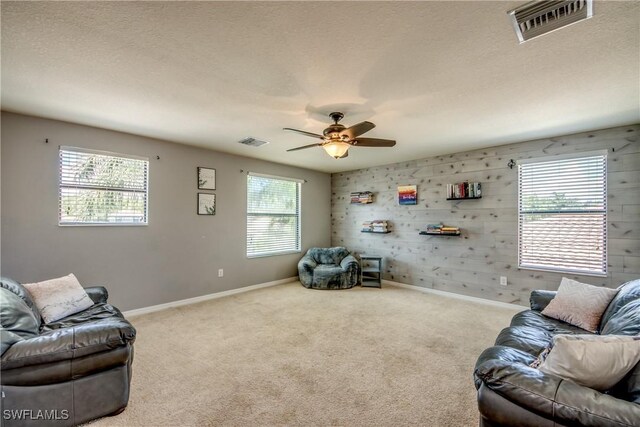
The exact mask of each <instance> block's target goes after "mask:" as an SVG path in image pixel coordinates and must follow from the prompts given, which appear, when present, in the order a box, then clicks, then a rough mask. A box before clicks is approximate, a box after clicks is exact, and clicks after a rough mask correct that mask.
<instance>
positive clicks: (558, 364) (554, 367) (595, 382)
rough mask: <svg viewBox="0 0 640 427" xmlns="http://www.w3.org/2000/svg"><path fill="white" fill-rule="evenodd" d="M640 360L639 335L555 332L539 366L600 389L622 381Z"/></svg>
mask: <svg viewBox="0 0 640 427" xmlns="http://www.w3.org/2000/svg"><path fill="white" fill-rule="evenodd" d="M639 361H640V337H639V336H623V335H564V334H561V335H556V336H555V337H554V338H553V347H552V348H551V351H550V352H549V354H548V355H547V357H546V359H544V361H543V362H542V363H541V364H540V366H539V367H538V369H540V370H541V371H542V372H544V373H547V374H554V375H557V376H559V377H561V378H565V379H568V380H572V381H574V382H576V383H578V384H581V385H583V386H585V387H589V388H593V389H595V390H599V391H605V390H609V389H610V388H611V387H613V386H614V385H616V384H617V383H619V382H620V381H621V380H622V379H623V378H624V377H625V375H627V373H629V372H630V371H631V370H632V369H633V368H634V367H635V366H636V364H637V363H638V362H639Z"/></svg>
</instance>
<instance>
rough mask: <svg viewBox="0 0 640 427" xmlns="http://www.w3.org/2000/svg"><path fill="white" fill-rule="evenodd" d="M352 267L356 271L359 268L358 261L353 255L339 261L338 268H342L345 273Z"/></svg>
mask: <svg viewBox="0 0 640 427" xmlns="http://www.w3.org/2000/svg"><path fill="white" fill-rule="evenodd" d="M352 266H355V268H356V269H358V268H360V264H359V263H358V260H357V259H356V257H354V256H353V255H347V256H346V257H344V258H343V259H342V261H340V267H342V269H343V270H345V271H347V270H348V269H349V268H351V267H352Z"/></svg>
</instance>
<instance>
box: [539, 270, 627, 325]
mask: <svg viewBox="0 0 640 427" xmlns="http://www.w3.org/2000/svg"><path fill="white" fill-rule="evenodd" d="M617 293H618V290H617V289H609V288H602V287H599V286H592V285H587V284H585V283H580V282H576V281H575V280H571V279H567V278H566V277H563V278H562V282H560V287H559V288H558V293H557V294H556V296H555V298H553V299H552V300H551V302H550V303H549V305H547V306H546V307H545V309H544V310H542V314H544V315H545V316H548V317H552V318H554V319H558V320H562V321H563V322H567V323H570V324H572V325H575V326H578V327H580V328H582V329H586V330H587V331H589V332H596V331H597V330H598V325H599V324H600V318H601V317H602V313H604V311H605V310H606V309H607V306H608V305H609V303H610V302H611V300H612V299H613V297H615V296H616V294H617Z"/></svg>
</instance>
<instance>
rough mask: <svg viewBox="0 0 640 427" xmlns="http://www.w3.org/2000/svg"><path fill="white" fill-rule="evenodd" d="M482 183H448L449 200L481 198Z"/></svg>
mask: <svg viewBox="0 0 640 427" xmlns="http://www.w3.org/2000/svg"><path fill="white" fill-rule="evenodd" d="M481 198H482V184H480V183H479V182H469V181H465V182H458V183H455V184H447V200H466V199H481Z"/></svg>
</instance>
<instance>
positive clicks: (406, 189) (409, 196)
mask: <svg viewBox="0 0 640 427" xmlns="http://www.w3.org/2000/svg"><path fill="white" fill-rule="evenodd" d="M398 204H399V205H417V204H418V186H417V185H400V186H398Z"/></svg>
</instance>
